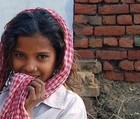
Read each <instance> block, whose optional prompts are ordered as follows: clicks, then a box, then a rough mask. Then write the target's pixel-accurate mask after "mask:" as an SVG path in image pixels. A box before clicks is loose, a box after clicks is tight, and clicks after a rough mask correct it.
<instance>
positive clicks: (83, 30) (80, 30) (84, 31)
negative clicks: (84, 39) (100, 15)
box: [74, 26, 93, 36]
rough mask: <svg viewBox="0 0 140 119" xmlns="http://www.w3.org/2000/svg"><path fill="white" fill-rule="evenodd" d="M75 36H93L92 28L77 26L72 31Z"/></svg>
mask: <svg viewBox="0 0 140 119" xmlns="http://www.w3.org/2000/svg"><path fill="white" fill-rule="evenodd" d="M74 32H75V34H76V35H77V36H78V35H93V27H92V26H78V27H76V28H75V29H74Z"/></svg>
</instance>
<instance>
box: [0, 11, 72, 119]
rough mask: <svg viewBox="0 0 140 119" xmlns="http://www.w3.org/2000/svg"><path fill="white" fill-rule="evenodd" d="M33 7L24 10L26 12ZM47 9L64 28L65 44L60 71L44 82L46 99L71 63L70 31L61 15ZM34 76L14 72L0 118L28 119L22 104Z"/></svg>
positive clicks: (67, 72) (62, 81)
mask: <svg viewBox="0 0 140 119" xmlns="http://www.w3.org/2000/svg"><path fill="white" fill-rule="evenodd" d="M32 10H34V9H29V10H26V11H28V12H30V11H32ZM47 11H49V12H50V13H51V14H52V15H53V17H54V18H55V19H56V20H57V21H58V23H60V25H61V26H62V28H63V30H64V41H65V44H66V48H65V53H64V59H63V65H62V68H61V69H60V71H59V72H58V73H57V74H56V75H55V76H53V77H52V79H50V80H48V82H47V83H46V99H47V98H48V97H49V96H50V95H51V94H52V93H54V92H55V91H56V90H57V88H58V87H59V86H60V85H61V84H63V83H64V82H65V81H66V79H67V78H68V76H69V74H70V70H71V67H72V63H73V54H74V49H73V40H72V36H71V33H70V31H69V29H68V27H67V25H66V23H65V21H64V20H63V18H62V17H61V16H59V14H58V13H56V12H55V11H53V10H47ZM33 79H34V78H33V77H31V76H28V75H26V74H21V73H16V74H15V75H14V76H13V77H12V82H11V86H10V90H9V94H8V97H7V99H6V101H5V103H4V106H3V108H2V110H1V112H0V119H30V117H29V115H28V113H27V112H26V110H25V108H24V105H25V100H26V96H27V93H28V92H27V91H26V90H25V89H26V86H27V85H28V84H29V82H30V81H31V80H33Z"/></svg>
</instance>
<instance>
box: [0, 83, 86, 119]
mask: <svg viewBox="0 0 140 119" xmlns="http://www.w3.org/2000/svg"><path fill="white" fill-rule="evenodd" d="M7 94H8V89H7V90H5V91H2V93H1V94H0V110H1V108H2V106H3V104H4V101H5V99H6V97H7ZM33 119H87V114H86V109H85V105H84V103H83V100H82V99H81V97H79V96H78V95H77V94H76V93H74V92H72V91H70V90H67V89H66V88H65V87H64V86H63V85H62V86H60V87H59V88H58V89H57V90H56V92H55V93H53V94H52V95H51V96H50V97H49V98H48V99H46V100H44V101H43V102H41V103H40V104H38V105H37V106H36V107H35V109H34V111H33Z"/></svg>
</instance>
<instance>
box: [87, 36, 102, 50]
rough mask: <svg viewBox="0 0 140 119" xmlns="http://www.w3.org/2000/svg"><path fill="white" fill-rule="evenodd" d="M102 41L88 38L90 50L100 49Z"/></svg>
mask: <svg viewBox="0 0 140 119" xmlns="http://www.w3.org/2000/svg"><path fill="white" fill-rule="evenodd" d="M102 42H103V40H102V39H101V38H90V39H89V47H92V48H100V47H102V44H103V43H102Z"/></svg>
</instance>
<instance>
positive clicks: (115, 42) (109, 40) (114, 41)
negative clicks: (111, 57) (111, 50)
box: [103, 37, 118, 47]
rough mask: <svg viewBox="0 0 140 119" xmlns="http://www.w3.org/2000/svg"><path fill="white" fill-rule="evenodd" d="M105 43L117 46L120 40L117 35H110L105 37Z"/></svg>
mask: <svg viewBox="0 0 140 119" xmlns="http://www.w3.org/2000/svg"><path fill="white" fill-rule="evenodd" d="M103 45H104V46H114V47H116V46H118V40H117V38H115V37H109V38H108V37H107V38H104V40H103Z"/></svg>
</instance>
